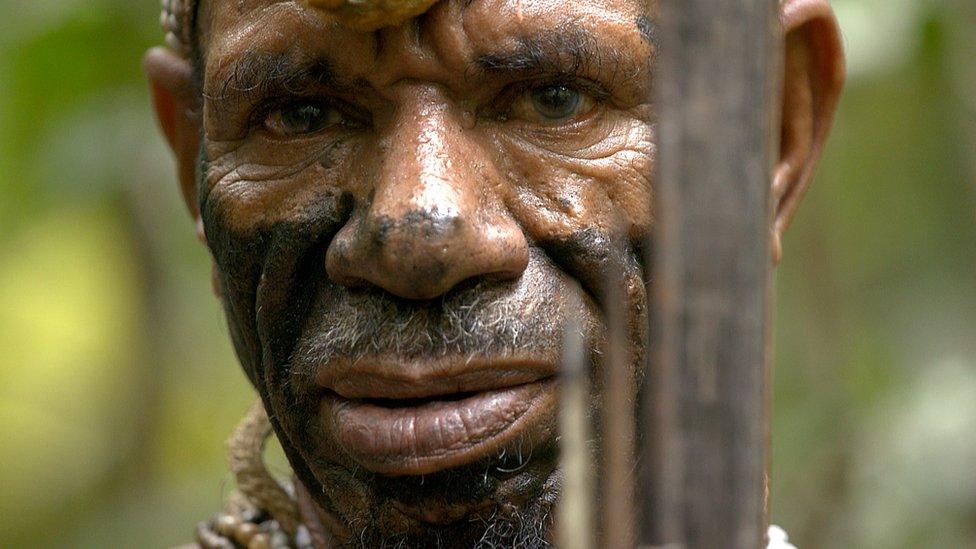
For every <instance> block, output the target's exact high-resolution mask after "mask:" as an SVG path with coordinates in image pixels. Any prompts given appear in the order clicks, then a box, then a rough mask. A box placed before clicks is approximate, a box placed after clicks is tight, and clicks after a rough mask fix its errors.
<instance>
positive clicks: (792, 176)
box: [772, 0, 845, 263]
mask: <svg viewBox="0 0 976 549" xmlns="http://www.w3.org/2000/svg"><path fill="white" fill-rule="evenodd" d="M780 20H781V23H782V26H783V31H784V36H785V48H786V51H785V58H784V65H783V66H784V71H785V74H784V82H783V113H782V130H781V136H780V137H781V140H780V159H779V162H778V163H777V166H776V168H775V170H774V172H773V181H772V194H773V199H774V203H775V207H776V213H775V219H774V222H773V227H772V232H773V234H772V256H773V258H772V259H773V262H774V263H778V262H779V259H780V256H781V255H782V250H781V245H780V242H781V239H782V236H783V232H784V231H785V230H786V228H787V227H788V226H789V224H790V222H791V221H792V219H793V214H794V213H795V212H796V208H797V206H798V205H799V203H800V199H801V198H802V197H803V195H804V193H805V192H806V190H807V188H808V187H809V185H810V181H811V179H812V178H813V173H814V171H815V170H816V167H817V163H818V162H819V161H820V156H821V154H822V153H823V147H824V143H825V142H826V140H827V135H828V133H829V132H830V126H831V124H832V122H833V118H834V111H835V110H836V108H837V101H838V99H839V98H840V92H841V89H842V88H843V86H844V75H845V68H844V53H843V47H842V45H841V38H840V29H839V28H838V26H837V20H836V18H835V17H834V14H833V11H832V10H831V8H830V5H829V4H828V3H827V0H786V1H785V2H783V6H782V11H781V16H780Z"/></svg>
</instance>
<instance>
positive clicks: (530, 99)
mask: <svg viewBox="0 0 976 549" xmlns="http://www.w3.org/2000/svg"><path fill="white" fill-rule="evenodd" d="M592 108H593V100H592V99H591V98H590V97H589V96H588V95H587V94H585V93H583V92H582V91H580V90H579V89H577V88H574V87H572V86H569V85H566V84H553V85H547V86H540V87H537V88H532V89H530V90H528V92H527V93H526V94H525V95H524V96H523V97H522V98H520V99H519V100H518V101H517V102H516V105H515V111H516V112H515V114H516V115H517V116H519V118H522V119H524V120H528V121H530V122H538V123H543V124H559V123H564V122H569V121H571V120H572V119H574V118H578V117H580V116H582V115H585V114H587V113H589V112H590V110H591V109H592Z"/></svg>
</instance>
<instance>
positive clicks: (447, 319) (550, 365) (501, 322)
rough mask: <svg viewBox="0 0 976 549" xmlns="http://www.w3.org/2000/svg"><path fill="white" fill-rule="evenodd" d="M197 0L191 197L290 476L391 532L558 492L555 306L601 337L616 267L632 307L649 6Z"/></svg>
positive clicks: (647, 154)
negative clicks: (365, 19)
mask: <svg viewBox="0 0 976 549" xmlns="http://www.w3.org/2000/svg"><path fill="white" fill-rule="evenodd" d="M205 6H206V7H205V11H204V12H203V15H202V16H201V17H202V22H201V24H200V25H201V26H202V28H203V32H202V37H203V40H202V46H201V50H202V51H201V58H202V59H203V60H205V65H204V67H203V80H202V81H203V96H204V97H205V100H204V102H203V105H202V116H203V143H202V148H201V165H202V166H203V170H202V172H201V179H200V185H199V193H200V194H199V197H200V198H199V199H200V203H199V204H200V205H199V207H200V212H201V216H202V220H203V226H204V228H205V232H206V238H207V242H208V243H209V245H210V248H211V250H212V253H213V256H214V258H215V260H216V265H217V272H218V273H219V284H220V289H221V296H222V299H223V302H224V305H225V309H226V311H227V315H228V318H229V320H230V325H231V330H232V335H233V338H234V342H235V344H236V349H237V352H238V354H239V356H240V358H241V361H242V362H243V364H244V367H245V370H246V371H247V373H248V375H249V376H250V378H251V380H252V382H253V383H254V384H255V386H256V387H257V388H258V389H259V391H260V393H261V394H262V397H263V398H264V399H265V401H266V404H267V406H268V409H269V414H270V415H271V416H272V417H273V418H274V423H275V426H276V427H277V429H278V432H279V433H280V434H281V435H282V436H281V439H282V443H283V446H284V447H285V450H286V453H287V454H288V456H289V458H290V460H291V461H292V463H293V464H294V465H295V466H296V470H297V473H298V475H299V477H300V479H301V480H302V481H303V483H304V484H305V486H306V488H308V490H309V492H310V493H312V494H315V499H316V501H317V502H318V503H319V504H320V505H321V506H323V507H324V509H325V510H326V511H327V512H330V513H333V514H336V515H339V518H340V521H341V522H343V523H346V524H349V525H352V527H353V528H357V529H358V528H361V527H360V526H358V525H365V524H370V523H373V524H380V525H382V529H383V530H384V531H389V532H410V531H411V530H413V529H414V527H415V526H416V524H414V523H433V524H449V523H453V522H456V521H457V520H458V519H459V518H461V517H466V518H467V517H470V516H476V515H477V514H478V513H480V512H482V511H483V514H484V516H483V517H481V518H482V520H487V519H488V518H489V516H490V515H491V514H495V513H496V512H497V511H496V507H497V504H499V503H508V504H512V503H514V504H515V505H516V506H521V505H522V504H527V503H530V502H532V501H533V500H534V499H536V498H538V497H539V496H540V495H541V494H543V493H544V492H546V491H547V490H548V491H552V486H554V485H555V484H556V483H558V479H557V478H556V475H555V473H554V470H555V457H556V452H555V449H556V448H555V444H554V443H555V436H556V430H555V406H556V384H555V375H556V373H557V362H558V357H559V353H560V341H561V339H562V333H563V327H564V325H565V323H566V319H567V318H568V317H569V316H570V315H574V316H577V317H578V318H580V319H581V321H582V322H581V323H582V325H583V329H584V332H585V339H586V341H588V342H589V344H590V346H591V347H592V348H593V349H594V350H598V349H599V347H600V340H601V338H602V330H601V325H602V320H601V317H602V315H601V313H600V307H599V302H600V298H601V297H600V296H601V291H602V288H601V287H600V281H601V280H603V279H604V275H605V273H606V272H607V271H612V272H615V273H620V272H623V273H625V274H626V277H627V279H628V286H629V290H630V292H631V295H632V297H633V300H632V304H633V316H634V317H635V319H634V323H633V325H634V326H638V325H640V324H641V323H640V322H638V321H637V318H636V317H639V316H640V311H641V310H643V299H644V298H643V295H644V293H643V284H642V282H641V278H642V277H641V269H640V264H639V263H638V261H637V256H636V244H637V243H638V242H639V241H640V239H641V237H642V235H643V234H644V233H645V232H646V229H647V227H648V223H649V206H650V192H651V191H650V181H649V174H650V173H651V162H652V158H653V145H652V125H651V108H650V105H649V98H650V89H649V84H650V67H649V65H648V64H649V62H650V61H649V60H650V59H651V58H652V52H653V46H652V43H651V40H650V39H651V36H650V34H649V32H650V28H651V24H650V23H649V19H648V16H647V14H646V13H645V12H646V7H645V6H643V5H642V4H641V3H639V2H629V1H619V2H606V3H602V2H601V3H578V2H541V1H540V2H531V1H521V2H519V1H515V0H512V1H476V2H443V3H441V4H438V5H437V6H436V7H434V8H433V9H432V10H430V11H429V12H427V13H426V14H424V15H423V16H422V17H420V18H417V19H414V20H411V21H409V22H407V23H405V24H403V25H400V26H396V27H391V28H386V29H382V30H380V31H378V32H375V33H372V32H370V33H362V32H356V31H352V30H349V29H346V28H343V27H340V26H338V25H336V24H335V23H334V22H332V21H331V20H330V19H328V18H327V17H323V16H321V15H319V14H317V13H315V12H314V11H310V10H308V9H305V8H303V7H302V6H300V5H299V4H297V3H294V2H281V3H268V2H248V3H244V4H243V5H241V4H239V3H209V4H205ZM574 304H576V305H574ZM593 355H594V356H597V353H593ZM621 396H623V395H621ZM445 471H450V473H445ZM438 474H440V475H441V476H444V475H445V474H446V475H448V476H450V477H451V482H441V483H438V482H433V481H431V479H430V478H427V479H425V477H424V476H425V475H438ZM432 478H436V477H432ZM547 485H551V486H547ZM532 512H536V513H545V510H541V509H540V510H537V511H536V510H533V511H532ZM538 518H539V519H540V520H541V518H542V517H538ZM531 520H536V517H533V518H532V519H531ZM482 533H483V532H482ZM357 534H358V531H357Z"/></svg>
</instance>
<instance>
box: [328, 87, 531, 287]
mask: <svg viewBox="0 0 976 549" xmlns="http://www.w3.org/2000/svg"><path fill="white" fill-rule="evenodd" d="M462 116H463V115H462V113H460V112H456V109H455V108H453V107H452V106H450V105H449V104H448V103H447V100H446V99H445V98H444V97H442V94H441V93H439V92H438V91H437V90H430V89H427V90H421V91H420V92H419V93H417V92H415V93H414V94H412V99H411V101H410V102H409V103H408V104H407V105H406V106H403V107H401V109H400V110H399V113H398V114H397V116H396V118H395V120H393V121H392V123H391V125H390V126H389V131H388V132H386V135H383V136H382V137H381V142H380V143H381V146H380V147H379V149H380V150H381V151H382V155H381V158H378V159H377V162H378V163H379V166H378V167H377V170H376V171H375V172H374V173H376V174H377V175H376V177H375V179H374V181H375V183H374V185H375V186H374V189H373V191H374V192H373V198H372V201H371V202H370V203H368V204H365V205H363V207H360V208H356V211H355V212H354V214H353V216H352V218H351V219H350V221H349V222H348V223H347V224H346V226H345V227H343V228H342V229H341V230H340V231H339V233H338V234H337V235H336V236H335V238H334V239H333V241H332V243H331V244H330V245H329V249H328V252H327V256H326V268H327V271H328V274H329V276H330V277H331V278H332V279H333V280H334V281H336V282H337V283H339V284H343V285H346V286H349V287H358V286H364V285H366V284H367V283H369V284H373V285H376V286H378V287H380V288H382V289H384V290H386V291H388V292H390V293H392V294H395V295H397V296H400V297H403V298H407V299H432V298H435V297H439V296H441V295H443V294H445V293H447V292H448V291H449V290H450V289H451V288H453V287H455V286H457V285H458V284H459V283H461V282H464V281H465V280H468V279H474V278H480V277H489V278H496V279H515V278H517V277H519V276H520V275H521V274H522V272H523V271H524V270H525V268H526V265H527V264H528V258H529V253H528V243H527V241H526V238H525V235H524V233H523V232H522V229H521V227H520V226H519V225H518V223H516V222H515V220H514V219H513V218H512V217H511V214H510V213H509V212H508V210H507V208H505V206H504V205H503V203H502V201H501V199H500V197H498V195H497V194H496V193H497V184H498V182H497V181H491V180H490V179H491V178H492V174H490V173H488V170H490V169H491V166H492V163H491V162H490V159H489V158H487V157H486V153H485V151H484V149H483V147H482V146H480V145H479V144H478V143H477V142H476V141H475V140H474V139H472V138H471V137H466V135H468V133H469V132H470V130H466V129H465V128H464V124H463V123H462Z"/></svg>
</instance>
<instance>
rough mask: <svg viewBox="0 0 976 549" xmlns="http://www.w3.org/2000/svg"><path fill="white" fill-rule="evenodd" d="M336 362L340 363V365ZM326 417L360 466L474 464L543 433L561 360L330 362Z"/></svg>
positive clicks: (421, 469)
mask: <svg viewBox="0 0 976 549" xmlns="http://www.w3.org/2000/svg"><path fill="white" fill-rule="evenodd" d="M333 366H335V367H333ZM325 370H327V371H325V372H323V371H320V373H319V375H318V376H317V377H316V381H317V382H319V386H320V387H322V388H323V389H324V390H323V397H322V400H321V403H320V408H319V413H320V420H321V421H322V422H323V427H324V428H325V430H326V433H327V434H328V435H329V436H331V437H332V438H333V439H334V440H335V442H337V443H338V444H339V446H340V447H341V448H342V449H343V450H345V452H346V453H347V454H348V455H349V456H350V457H351V458H352V459H353V460H354V461H355V462H356V463H358V464H359V465H361V466H363V467H365V468H366V469H369V470H371V471H374V472H377V473H382V474H391V475H420V474H428V473H432V472H435V471H439V470H442V469H447V468H451V467H457V466H461V465H464V464H467V463H471V462H474V461H477V460H478V459H481V458H483V457H486V456H488V455H491V454H492V453H493V452H498V451H500V450H501V449H502V448H504V447H505V446H507V445H508V444H511V443H513V442H514V441H515V440H516V439H517V438H518V437H525V438H526V439H529V442H531V440H532V439H540V438H544V437H545V436H546V435H547V433H544V432H538V431H548V430H549V429H551V427H552V425H551V423H552V416H553V408H554V405H555V388H556V385H555V380H554V377H553V372H554V365H553V364H551V363H549V364H547V363H544V362H529V361H519V362H515V361H510V362H492V361H480V360H479V361H477V362H471V361H468V362H464V361H462V362H459V363H447V364H440V365H436V367H432V365H431V364H430V363H426V364H407V365H404V364H398V365H392V364H388V363H381V362H373V361H369V362H365V361H363V362H360V363H358V364H335V365H329V367H328V368H326V369H325Z"/></svg>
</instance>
